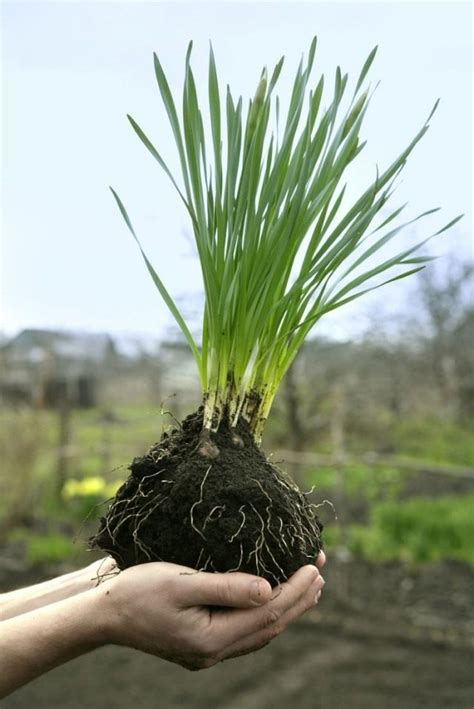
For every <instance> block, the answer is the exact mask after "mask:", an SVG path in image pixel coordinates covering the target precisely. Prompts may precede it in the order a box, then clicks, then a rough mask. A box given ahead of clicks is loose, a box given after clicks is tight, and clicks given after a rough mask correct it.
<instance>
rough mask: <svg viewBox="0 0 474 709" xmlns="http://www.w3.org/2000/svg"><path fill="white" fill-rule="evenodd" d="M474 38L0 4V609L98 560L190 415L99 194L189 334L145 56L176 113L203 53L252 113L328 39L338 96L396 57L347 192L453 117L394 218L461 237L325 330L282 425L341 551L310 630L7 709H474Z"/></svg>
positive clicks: (183, 229)
mask: <svg viewBox="0 0 474 709" xmlns="http://www.w3.org/2000/svg"><path fill="white" fill-rule="evenodd" d="M471 14H472V11H471V6H470V4H468V3H388V2H387V3H385V2H378V3H357V2H353V3H339V2H337V3H331V4H329V3H319V2H313V3H311V2H310V3H298V2H294V3H293V2H292V3H273V2H268V3H267V2H262V3H258V2H254V3H224V2H223V3H212V2H209V3H192V4H190V3H180V2H176V3H159V2H148V3H146V2H144V3H131V2H128V3H127V2H124V3H118V2H103V3H99V2H97V3H92V2H91V3H75V2H71V3H69V2H62V3H43V2H35V3H30V2H21V3H18V2H14V3H13V2H4V3H3V6H2V15H3V16H2V39H3V42H2V50H3V97H4V99H5V100H4V102H3V110H2V127H3V149H4V150H3V155H4V157H3V161H2V172H3V176H4V180H3V181H2V182H3V185H2V200H3V201H2V220H3V233H4V241H3V259H2V270H3V273H2V275H3V286H2V294H3V298H2V300H3V303H2V304H3V316H2V326H1V327H2V329H1V333H0V368H1V373H0V422H1V431H0V461H1V470H0V590H7V589H10V588H16V587H19V586H21V585H26V584H30V583H34V582H36V581H39V580H42V579H45V578H48V577H51V576H52V575H56V574H59V573H62V572H64V571H67V570H70V569H73V568H77V567H78V566H80V565H84V564H86V563H89V562H90V561H91V560H92V558H94V556H93V555H92V554H91V553H90V552H88V551H87V549H86V542H87V538H88V537H89V536H90V534H92V533H93V531H94V530H95V528H96V525H97V519H98V517H99V516H100V514H101V512H102V511H103V510H104V509H105V507H106V504H107V503H106V500H107V499H108V498H110V497H111V496H113V494H114V492H115V490H116V489H117V487H118V486H119V485H120V484H121V482H122V481H123V480H124V478H125V477H126V476H127V466H128V465H129V463H130V461H131V460H132V459H133V457H134V456H136V455H140V454H142V453H143V452H145V451H146V450H147V448H148V447H149V446H150V445H151V444H152V443H153V442H155V441H157V440H158V439H159V437H160V436H161V434H162V432H163V431H164V430H166V429H167V428H168V427H170V426H173V425H174V424H175V423H176V421H179V420H180V419H181V418H182V417H183V416H185V415H186V414H187V413H190V412H191V411H192V410H193V409H195V408H196V407H197V406H198V405H199V387H198V380H197V374H196V371H195V365H194V362H193V360H192V357H191V355H190V353H189V352H188V350H187V348H186V345H185V344H184V343H183V342H182V340H181V339H180V337H179V334H178V332H177V331H176V328H175V327H174V326H173V324H172V322H171V320H170V317H169V316H168V315H167V312H166V309H165V306H164V305H163V304H162V303H161V302H160V301H159V298H158V295H157V294H156V292H154V290H153V285H152V284H151V282H149V278H148V275H147V274H146V272H145V269H144V268H143V266H142V263H141V262H140V257H139V254H138V253H137V251H136V248H135V245H134V244H133V243H132V242H131V240H129V239H128V236H127V235H126V234H125V230H124V228H123V225H122V224H121V223H120V218H119V217H118V216H117V214H116V210H115V208H114V205H113V204H112V200H111V199H110V198H109V196H108V194H107V192H106V186H107V184H108V183H109V182H110V181H111V180H112V181H113V184H114V186H117V188H119V191H120V194H121V196H122V197H123V199H124V201H125V203H126V205H127V207H128V209H129V212H130V214H131V216H132V218H133V220H134V222H135V223H136V227H137V230H138V231H139V233H140V234H143V242H144V244H145V245H146V248H147V250H148V252H149V256H150V257H151V259H152V261H153V262H154V264H155V267H156V268H157V270H158V271H159V272H160V274H161V275H162V276H163V278H164V280H165V282H166V284H167V285H168V287H169V288H170V290H171V291H172V292H173V294H174V295H176V296H177V297H178V299H179V302H180V305H181V307H182V309H183V311H184V312H185V313H186V315H187V317H188V319H189V320H190V322H191V323H192V324H193V326H194V325H195V327H196V328H197V327H198V323H199V317H200V312H201V308H202V294H201V287H200V280H199V267H198V263H197V261H196V258H195V256H194V252H193V247H192V238H191V237H190V234H189V227H188V224H187V222H186V215H185V214H183V213H182V211H181V209H180V205H179V204H178V202H177V200H176V199H175V198H174V196H173V195H172V192H171V188H170V187H169V186H168V184H167V183H166V181H165V180H164V179H163V178H162V176H161V175H160V174H159V173H158V171H157V169H156V168H155V166H154V165H152V164H150V161H149V160H148V159H147V157H148V156H147V155H146V154H144V151H143V150H141V146H140V144H139V143H138V141H136V139H135V137H134V136H133V135H132V131H131V130H129V128H128V126H127V125H126V120H125V119H124V114H125V112H130V113H132V114H133V115H134V116H135V115H136V117H137V119H138V120H140V119H142V118H143V119H144V120H143V124H144V128H145V129H147V127H149V128H150V132H151V134H152V137H154V138H155V140H156V142H157V143H158V144H159V145H160V146H163V152H164V153H165V154H166V157H167V158H169V159H170V162H171V163H172V164H173V160H174V158H173V148H172V143H171V137H170V134H169V130H168V127H167V125H166V120H165V118H164V112H163V110H162V108H161V107H160V105H159V101H158V100H157V98H158V97H157V92H156V91H155V86H154V83H153V75H152V66H151V61H150V59H151V53H152V51H153V50H156V51H157V52H158V53H159V55H160V58H161V60H162V62H163V64H164V65H165V68H166V70H167V71H169V73H170V83H171V84H172V85H173V88H175V89H176V90H179V86H180V82H181V78H182V65H183V60H184V53H185V48H186V45H187V42H188V40H189V39H191V38H192V39H194V41H195V48H196V67H197V74H198V76H199V75H200V72H201V80H202V81H201V85H202V86H204V84H203V82H204V73H205V67H206V62H207V42H208V40H209V39H211V40H212V42H213V45H214V49H215V52H216V57H217V60H218V68H219V71H220V76H221V77H222V80H223V81H225V82H227V81H228V82H229V83H230V84H231V86H232V87H235V89H236V91H241V92H243V94H244V96H250V95H252V94H253V91H254V88H255V84H256V82H257V79H258V76H259V73H260V69H261V66H262V65H263V64H264V63H273V62H275V61H276V60H277V59H278V58H279V56H280V55H281V54H285V55H286V57H287V63H288V67H289V69H288V74H287V79H285V78H284V79H283V83H282V88H281V94H282V97H285V86H286V85H287V84H285V81H287V80H288V81H289V80H290V79H291V75H292V73H293V72H294V70H295V68H296V65H297V62H298V59H299V55H300V53H301V51H303V50H306V49H307V47H308V46H309V42H310V40H311V37H312V35H313V34H318V35H319V38H320V46H321V49H320V51H321V56H320V65H321V66H320V68H321V71H328V72H333V71H334V69H335V66H336V65H337V64H338V63H340V64H341V65H342V68H343V69H345V70H347V71H348V72H349V74H350V76H354V74H356V72H357V70H358V69H359V68H360V66H361V65H362V63H363V61H364V59H365V57H366V55H367V54H368V52H369V51H370V49H371V48H372V46H374V45H375V44H379V45H380V54H379V57H378V58H377V60H376V64H375V66H374V69H373V70H372V73H373V74H374V81H376V80H378V79H379V78H381V79H382V84H381V86H380V88H379V89H378V90H377V92H376V96H375V97H374V101H373V107H372V109H371V112H370V117H369V118H368V120H367V125H366V128H365V130H366V133H367V136H368V137H369V145H368V146H367V151H368V152H367V155H365V157H363V158H362V156H361V158H362V159H361V164H360V166H359V167H358V168H357V171H356V172H355V173H354V175H353V184H354V185H355V187H354V189H355V190H356V192H357V191H359V190H358V188H357V187H358V185H360V186H361V185H363V184H365V182H366V181H368V180H369V179H371V177H372V175H373V170H374V166H375V163H376V162H380V164H381V165H384V164H386V163H387V162H388V161H389V160H390V159H391V158H394V157H395V156H396V155H398V154H399V153H400V152H401V150H402V148H403V147H404V146H405V144H406V143H407V142H408V140H409V138H410V137H411V136H412V135H413V134H414V133H415V131H416V130H417V129H418V127H419V125H420V124H421V123H422V122H423V120H424V119H425V118H426V115H427V114H428V113H429V110H430V108H431V105H432V103H433V102H434V100H435V99H436V98H437V96H439V95H440V96H441V97H442V103H441V107H440V109H439V113H438V115H437V116H436V118H435V120H434V121H433V126H432V128H431V129H430V131H429V133H428V135H427V136H426V137H425V138H424V140H423V143H422V145H421V146H420V147H419V149H418V150H417V152H416V153H415V154H414V156H413V159H412V161H411V164H410V163H409V165H408V167H407V169H406V175H405V176H404V180H403V182H402V184H401V185H400V186H399V189H398V200H399V203H402V202H404V201H406V199H407V198H408V199H409V201H410V207H409V208H410V209H411V210H412V213H413V214H416V213H418V212H420V211H422V210H423V209H428V208H429V207H432V206H437V205H441V206H442V207H443V215H444V217H445V218H444V217H442V219H443V218H444V221H443V222H442V223H443V224H444V223H445V222H446V221H448V220H449V219H450V218H452V217H454V216H456V214H458V213H460V212H465V218H464V219H463V220H462V221H461V222H460V223H459V224H458V225H457V226H456V228H455V230H454V231H453V233H451V232H450V233H448V234H447V235H443V237H442V239H441V240H440V243H433V247H432V252H433V253H435V254H436V255H439V256H440V257H441V258H440V259H438V260H437V261H436V262H435V263H434V264H433V265H431V266H430V267H429V268H428V269H426V270H425V271H424V272H422V273H421V274H419V275H417V276H416V277H415V278H413V279H412V280H411V281H402V282H401V284H400V283H399V284H394V286H393V288H392V287H389V288H387V289H385V290H384V291H378V292H377V294H376V295H375V297H374V298H369V299H367V300H366V301H357V303H356V305H355V306H354V307H352V306H351V307H349V308H348V310H347V311H341V312H340V313H337V314H334V315H331V316H328V317H327V318H326V319H325V321H324V323H321V326H320V327H318V328H316V329H315V331H314V332H313V334H312V336H311V338H310V339H309V340H308V341H307V342H306V343H305V345H304V347H303V349H302V351H301V353H300V355H299V356H298V358H297V359H296V361H295V362H294V364H293V366H292V368H291V370H290V372H289V373H288V375H287V377H286V380H285V382H284V383H283V386H282V388H281V391H280V392H279V395H278V397H277V400H276V402H275V405H274V408H273V410H272V414H271V417H270V421H269V424H268V427H267V431H266V434H265V439H264V443H263V447H264V449H265V451H266V452H267V454H269V455H270V454H271V457H272V460H274V461H277V462H278V463H280V464H281V465H282V467H284V468H285V469H286V470H288V472H289V473H291V475H292V476H293V477H294V478H295V480H296V481H297V482H298V483H299V485H300V486H301V487H303V488H304V489H308V490H309V489H313V491H312V493H311V495H312V499H313V500H314V501H315V502H316V503H321V508H320V512H321V517H322V518H323V520H324V522H325V525H326V528H325V545H326V553H327V556H328V563H327V567H326V568H327V570H326V571H325V574H324V575H325V578H326V581H327V584H326V588H325V592H324V598H323V600H322V602H321V603H320V605H319V606H318V608H317V609H315V610H314V611H311V612H310V613H309V614H308V615H307V616H305V617H304V618H303V619H302V620H301V621H299V622H298V623H296V624H295V625H294V626H293V627H292V628H290V629H289V630H288V631H287V632H286V633H285V634H284V635H283V636H282V637H281V638H279V639H277V640H276V641H274V642H273V643H272V644H271V645H270V646H268V647H267V648H265V649H264V650H262V651H260V652H259V653H258V654H256V655H253V656H251V657H246V658H245V657H244V658H239V659H238V660H234V661H232V662H229V663H225V664H223V665H220V666H219V667H216V668H213V669H212V670H209V671H206V672H205V673H198V674H190V673H186V672H185V671H184V670H181V669H180V668H178V667H175V666H171V665H169V664H167V663H165V662H162V661H159V660H155V659H153V658H149V657H146V656H144V655H140V654H138V653H134V652H132V651H128V650H125V649H119V648H107V649H104V650H101V651H98V652H96V653H94V654H92V655H90V656H86V657H84V658H80V659H79V660H76V661H75V662H74V671H71V668H72V666H66V667H64V668H59V669H57V670H55V671H54V672H52V673H50V674H48V675H46V676H45V677H43V678H41V679H40V680H38V681H36V682H35V683H33V684H32V685H30V686H29V687H26V688H24V689H23V690H20V691H19V692H17V693H16V694H14V695H13V696H12V697H10V698H9V699H7V700H4V702H2V703H1V706H2V707H3V706H5V707H30V706H35V707H56V706H57V707H71V708H76V707H99V706H104V705H110V706H116V707H128V706H129V705H130V702H131V701H136V702H139V703H140V706H143V707H154V706H156V704H157V699H156V696H157V692H159V696H160V700H159V704H160V706H162V707H175V706H186V707H201V706H202V707H204V706H208V705H209V704H211V703H214V704H215V705H216V706H219V707H226V708H227V707H241V706H245V707H255V708H258V709H260V708H262V707H287V706H288V705H289V704H290V703H292V704H293V705H294V706H296V707H303V708H304V709H305V708H306V707H308V709H309V708H310V707H311V708H312V709H314V708H315V707H316V708H319V707H320V708H321V709H333V708H339V707H346V706H350V707H361V708H362V707H364V708H368V709H378V708H379V707H380V706H382V705H384V706H386V707H400V706H406V707H408V708H409V709H411V708H412V707H419V706H420V707H421V706H424V705H425V704H426V703H427V702H429V703H430V706H432V707H448V706H449V707H457V708H461V707H466V708H467V707H472V706H473V701H474V700H473V697H474V687H473V685H472V678H471V674H472V670H471V662H470V660H472V650H473V648H474V607H473V603H472V600H473V598H472V596H473V593H472V589H473V587H474V546H473V540H474V513H473V511H474V348H473V343H474V300H473V283H474V265H473V255H472V237H471V224H472V204H471V194H472V163H471V161H472V155H471V148H472V135H471V126H472V108H471V98H472V95H471V93H470V92H471V89H470V87H471V82H472V64H471V53H472V40H471V34H470V32H471V29H470V27H471V22H470V21H471V19H472V18H471ZM364 154H365V151H364V153H363V154H362V155H364ZM436 218H437V217H435V218H434V221H433V224H434V225H435V226H440V225H441V224H440V221H439V219H438V222H436ZM418 224H419V225H420V226H418ZM427 228H428V227H427V226H425V224H424V222H421V223H420V222H419V223H417V226H416V229H415V228H412V229H411V230H408V232H407V234H405V235H404V237H403V238H404V239H406V240H407V241H410V242H411V241H413V240H418V239H419V238H423V236H424V235H425V230H426V229H427ZM431 231H433V230H432V229H431ZM431 231H430V232H429V233H431Z"/></svg>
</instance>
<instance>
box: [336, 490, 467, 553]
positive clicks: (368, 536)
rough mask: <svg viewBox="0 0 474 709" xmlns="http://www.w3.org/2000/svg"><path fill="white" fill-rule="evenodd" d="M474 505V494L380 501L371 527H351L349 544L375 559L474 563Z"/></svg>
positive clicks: (371, 517) (353, 549) (354, 550)
mask: <svg viewBox="0 0 474 709" xmlns="http://www.w3.org/2000/svg"><path fill="white" fill-rule="evenodd" d="M473 505H474V495H466V496H465V497H463V498H461V497H455V496H454V497H449V496H446V497H440V498H438V499H424V498H418V499H413V500H409V501H407V502H384V503H380V504H378V505H375V506H374V507H373V508H372V510H371V515H370V523H369V525H368V527H360V526H358V527H356V526H354V527H351V529H350V534H349V544H350V547H351V549H352V551H353V552H354V553H355V554H356V555H360V556H364V557H366V558H368V559H373V560H374V561H384V560H395V559H396V560H400V561H407V562H419V563H420V562H435V561H440V560H442V559H456V560H458V561H464V562H466V563H469V564H474V551H473V548H472V543H471V540H472V538H473V536H474V516H473V514H472V509H473Z"/></svg>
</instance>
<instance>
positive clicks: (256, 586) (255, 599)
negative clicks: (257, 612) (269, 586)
mask: <svg viewBox="0 0 474 709" xmlns="http://www.w3.org/2000/svg"><path fill="white" fill-rule="evenodd" d="M262 591H263V589H262V584H261V583H260V581H258V580H256V581H252V589H251V591H250V597H251V601H252V603H255V605H256V606H261V605H262V603H263V602H264V601H263V596H262Z"/></svg>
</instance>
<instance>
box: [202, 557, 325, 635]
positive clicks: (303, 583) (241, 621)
mask: <svg viewBox="0 0 474 709" xmlns="http://www.w3.org/2000/svg"><path fill="white" fill-rule="evenodd" d="M319 576H320V574H319V571H318V569H317V568H316V567H315V566H313V565H307V566H303V567H301V568H300V569H298V571H297V572H296V573H295V574H293V576H292V577H291V578H290V579H288V581H286V582H285V583H283V584H282V585H281V586H279V587H278V589H277V590H275V589H273V598H272V599H271V600H270V601H269V602H267V603H265V604H264V605H263V606H261V607H260V608H252V609H249V610H239V611H235V612H229V613H223V614H221V615H219V616H217V615H215V616H214V618H213V620H214V624H215V626H214V627H215V632H216V636H217V637H219V638H220V642H221V646H222V647H225V646H226V645H230V644H232V643H234V642H237V641H238V640H239V639H241V638H245V637H246V636H250V635H252V634H254V633H257V632H258V631H259V630H264V629H265V628H269V627H270V626H272V625H274V624H276V623H278V621H279V620H280V619H281V618H282V617H283V616H284V614H285V613H286V612H287V611H288V610H289V609H290V608H291V607H292V606H294V605H295V604H297V603H298V601H299V600H300V598H301V597H302V596H303V595H304V594H305V593H307V592H308V590H309V589H310V587H311V586H312V584H313V582H315V581H316V579H318V578H319ZM313 602H314V594H313Z"/></svg>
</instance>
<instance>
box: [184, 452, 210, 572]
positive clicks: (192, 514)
mask: <svg viewBox="0 0 474 709" xmlns="http://www.w3.org/2000/svg"><path fill="white" fill-rule="evenodd" d="M211 468H212V465H210V466H209V467H208V469H207V470H206V473H205V475H204V477H203V479H202V481H201V486H200V498H199V500H198V501H197V502H195V503H194V504H193V505H192V507H191V509H190V511H189V516H190V518H191V527H192V528H193V529H194V531H195V532H197V533H198V534H199V536H200V537H202V538H203V539H204V541H207V539H206V537H205V536H204V534H203V533H202V532H201V530H200V529H198V528H197V527H196V525H195V524H194V510H195V508H196V507H197V506H198V505H200V504H202V501H203V500H204V485H205V482H206V480H207V476H208V475H209V473H210V470H211ZM206 563H207V562H206Z"/></svg>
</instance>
